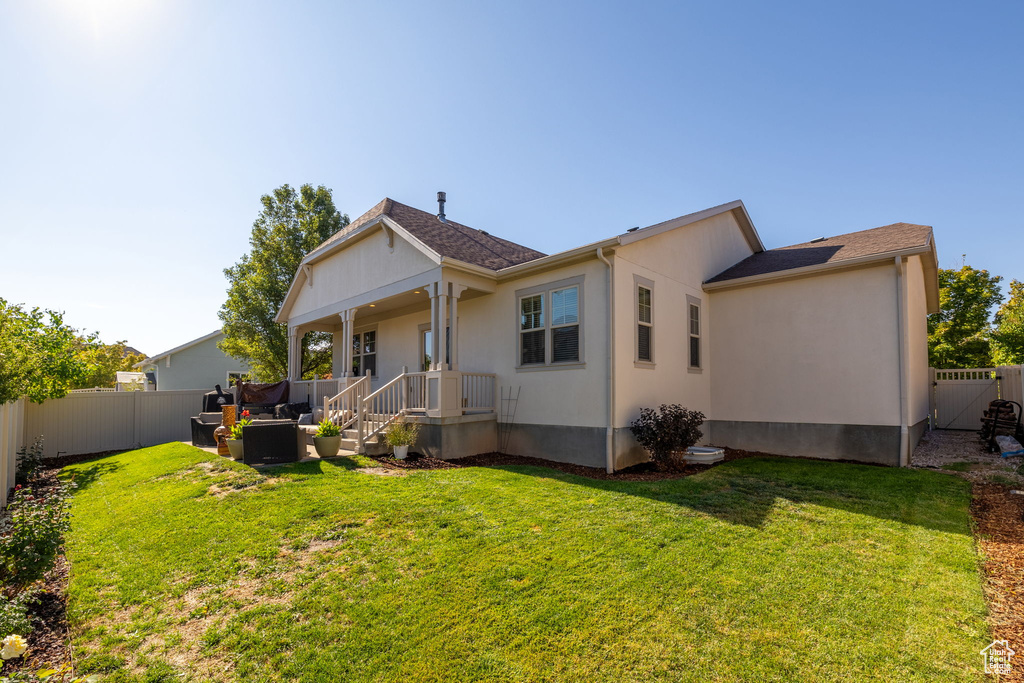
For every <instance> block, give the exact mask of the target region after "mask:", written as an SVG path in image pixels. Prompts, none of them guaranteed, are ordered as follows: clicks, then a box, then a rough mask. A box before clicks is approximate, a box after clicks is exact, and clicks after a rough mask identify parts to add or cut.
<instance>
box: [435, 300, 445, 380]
mask: <svg viewBox="0 0 1024 683" xmlns="http://www.w3.org/2000/svg"><path fill="white" fill-rule="evenodd" d="M437 285H438V286H437V341H436V342H434V344H436V345H437V347H438V352H437V367H436V368H435V369H436V370H447V369H448V359H447V358H446V357H445V356H447V355H448V342H447V329H448V325H447V323H448V320H447V319H446V318H447V317H448V283H447V282H444V281H443V280H442V281H441V282H439V283H437Z"/></svg>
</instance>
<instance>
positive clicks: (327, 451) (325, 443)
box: [313, 434, 341, 458]
mask: <svg viewBox="0 0 1024 683" xmlns="http://www.w3.org/2000/svg"><path fill="white" fill-rule="evenodd" d="M313 447H314V448H316V454H317V455H319V456H320V457H321V458H333V457H334V456H336V455H337V454H338V451H339V450H341V434H339V435H338V436H314V437H313Z"/></svg>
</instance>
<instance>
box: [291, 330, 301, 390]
mask: <svg viewBox="0 0 1024 683" xmlns="http://www.w3.org/2000/svg"><path fill="white" fill-rule="evenodd" d="M288 379H289V380H290V381H292V382H297V381H298V380H300V379H302V337H301V336H300V335H299V328H298V327H297V326H296V327H289V328H288Z"/></svg>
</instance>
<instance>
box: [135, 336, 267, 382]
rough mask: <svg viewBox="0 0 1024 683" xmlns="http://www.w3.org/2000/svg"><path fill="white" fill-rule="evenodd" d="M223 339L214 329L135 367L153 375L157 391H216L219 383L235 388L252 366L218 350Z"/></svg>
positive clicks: (151, 357) (147, 359)
mask: <svg viewBox="0 0 1024 683" xmlns="http://www.w3.org/2000/svg"><path fill="white" fill-rule="evenodd" d="M222 339H224V333H223V332H221V331H220V330H214V331H213V332H211V333H209V334H207V335H204V336H202V337H199V338H198V339H193V340H192V341H190V342H185V343H184V344H182V345H181V346H176V347H174V348H173V349H171V350H169V351H164V352H163V353H158V354H157V355H155V356H150V357H149V358H146V359H145V360H143V361H140V362H138V363H136V364H135V365H133V366H132V367H134V368H135V369H137V370H141V371H143V372H146V373H151V374H152V379H155V382H156V389H157V390H158V391H172V390H180V389H213V387H214V386H215V385H217V384H220V385H221V386H224V387H229V386H233V385H234V382H235V380H236V379H238V378H239V377H242V376H243V375H245V374H247V373H248V372H249V367H248V365H246V363H245V362H244V361H240V360H238V359H236V358H232V357H231V356H229V355H227V354H226V353H224V352H223V351H221V350H220V348H218V347H217V344H218V343H219V342H220V341H221V340H222Z"/></svg>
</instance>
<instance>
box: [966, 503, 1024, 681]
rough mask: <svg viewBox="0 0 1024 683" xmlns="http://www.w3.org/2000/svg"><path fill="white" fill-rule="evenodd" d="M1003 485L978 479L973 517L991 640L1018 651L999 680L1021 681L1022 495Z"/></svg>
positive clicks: (1023, 604)
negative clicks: (1009, 667) (981, 557)
mask: <svg viewBox="0 0 1024 683" xmlns="http://www.w3.org/2000/svg"><path fill="white" fill-rule="evenodd" d="M1010 490H1011V489H1010V487H1008V486H1003V485H1001V484H988V483H976V484H975V485H974V487H973V501H972V502H971V515H972V517H973V518H974V524H975V538H976V542H977V544H978V549H979V550H980V551H981V554H982V556H983V566H982V570H983V573H984V584H983V586H984V590H985V601H986V602H987V603H988V609H989V617H988V622H989V626H990V628H991V630H992V638H993V640H1007V641H1009V643H1010V647H1011V648H1012V649H1014V650H1016V651H1017V653H1018V654H1017V656H1015V657H1014V658H1013V661H1012V662H1011V663H1012V665H1013V672H1012V673H1011V674H1009V675H1008V676H1006V677H1000V678H999V680H1000V681H1007V682H1009V681H1016V682H1018V683H1021V682H1024V495H1016V494H1012V493H1010Z"/></svg>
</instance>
